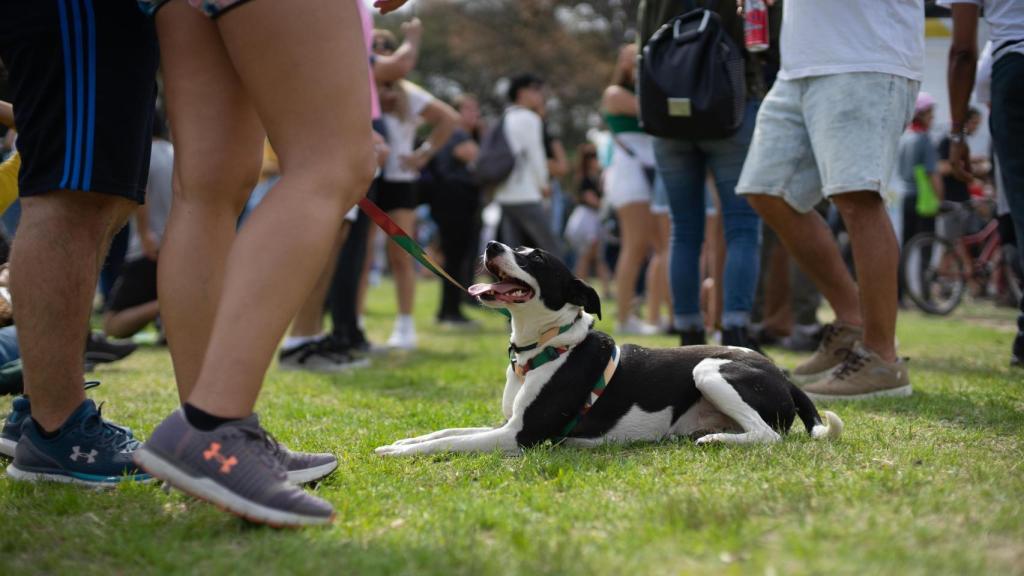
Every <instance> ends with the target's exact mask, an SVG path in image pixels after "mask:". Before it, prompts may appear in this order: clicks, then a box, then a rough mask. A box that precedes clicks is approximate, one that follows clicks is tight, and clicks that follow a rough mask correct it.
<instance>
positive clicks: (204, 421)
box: [182, 402, 240, 432]
mask: <svg viewBox="0 0 1024 576" xmlns="http://www.w3.org/2000/svg"><path fill="white" fill-rule="evenodd" d="M182 409H184V410H185V420H188V423H189V424H191V425H192V426H195V427H196V428H199V429H200V430H202V431H203V432H209V431H210V430H213V429H214V428H216V427H218V426H220V425H221V424H225V423H227V422H233V421H235V420H240V418H221V417H220V416H214V415H213V414H210V413H209V412H204V411H203V410H200V409H199V408H196V407H195V406H193V405H191V404H189V403H188V402H185V404H184V406H182Z"/></svg>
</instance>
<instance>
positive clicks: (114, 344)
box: [85, 332, 138, 369]
mask: <svg viewBox="0 0 1024 576" xmlns="http://www.w3.org/2000/svg"><path fill="white" fill-rule="evenodd" d="M136 348H138V346H137V345H136V344H135V343H134V342H132V341H131V340H110V339H109V338H107V337H106V336H104V335H103V334H101V333H100V332H90V333H89V339H88V340H86V342H85V365H86V366H87V367H89V368H90V369H91V368H92V367H95V366H96V365H97V364H107V363H110V362H117V361H118V360H123V359H124V358H126V357H127V356H128V355H129V354H131V353H132V352H135V349H136Z"/></svg>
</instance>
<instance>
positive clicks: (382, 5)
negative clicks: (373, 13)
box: [373, 0, 406, 14]
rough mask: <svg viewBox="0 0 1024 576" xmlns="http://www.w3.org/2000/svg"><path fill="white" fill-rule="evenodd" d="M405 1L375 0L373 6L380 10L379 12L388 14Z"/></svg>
mask: <svg viewBox="0 0 1024 576" xmlns="http://www.w3.org/2000/svg"><path fill="white" fill-rule="evenodd" d="M405 2H406V0H377V1H376V2H374V3H373V7H374V8H376V9H378V10H380V13H381V14H389V13H391V12H394V11H395V10H398V9H399V8H401V7H402V5H403V4H405Z"/></svg>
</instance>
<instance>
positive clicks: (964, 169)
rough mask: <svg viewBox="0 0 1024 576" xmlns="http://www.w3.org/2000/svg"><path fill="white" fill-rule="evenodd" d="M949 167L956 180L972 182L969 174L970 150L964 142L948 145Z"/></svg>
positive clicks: (972, 178)
mask: <svg viewBox="0 0 1024 576" xmlns="http://www.w3.org/2000/svg"><path fill="white" fill-rule="evenodd" d="M949 167H950V169H952V171H953V176H956V179H957V180H962V181H964V182H968V183H970V182H971V181H972V180H974V175H973V174H972V173H971V150H970V148H968V147H967V143H966V142H950V143H949Z"/></svg>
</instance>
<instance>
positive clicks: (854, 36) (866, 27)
mask: <svg viewBox="0 0 1024 576" xmlns="http://www.w3.org/2000/svg"><path fill="white" fill-rule="evenodd" d="M779 46H780V49H781V51H782V68H781V70H779V78H782V79H784V80H795V79H797V78H806V77H808V76H826V75H829V74H843V73H848V72H882V73H886V74H894V75H896V76H903V77H905V78H910V79H911V80H921V79H922V78H923V77H924V0H786V5H785V9H784V10H783V11H782V38H781V39H780V45H779Z"/></svg>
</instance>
